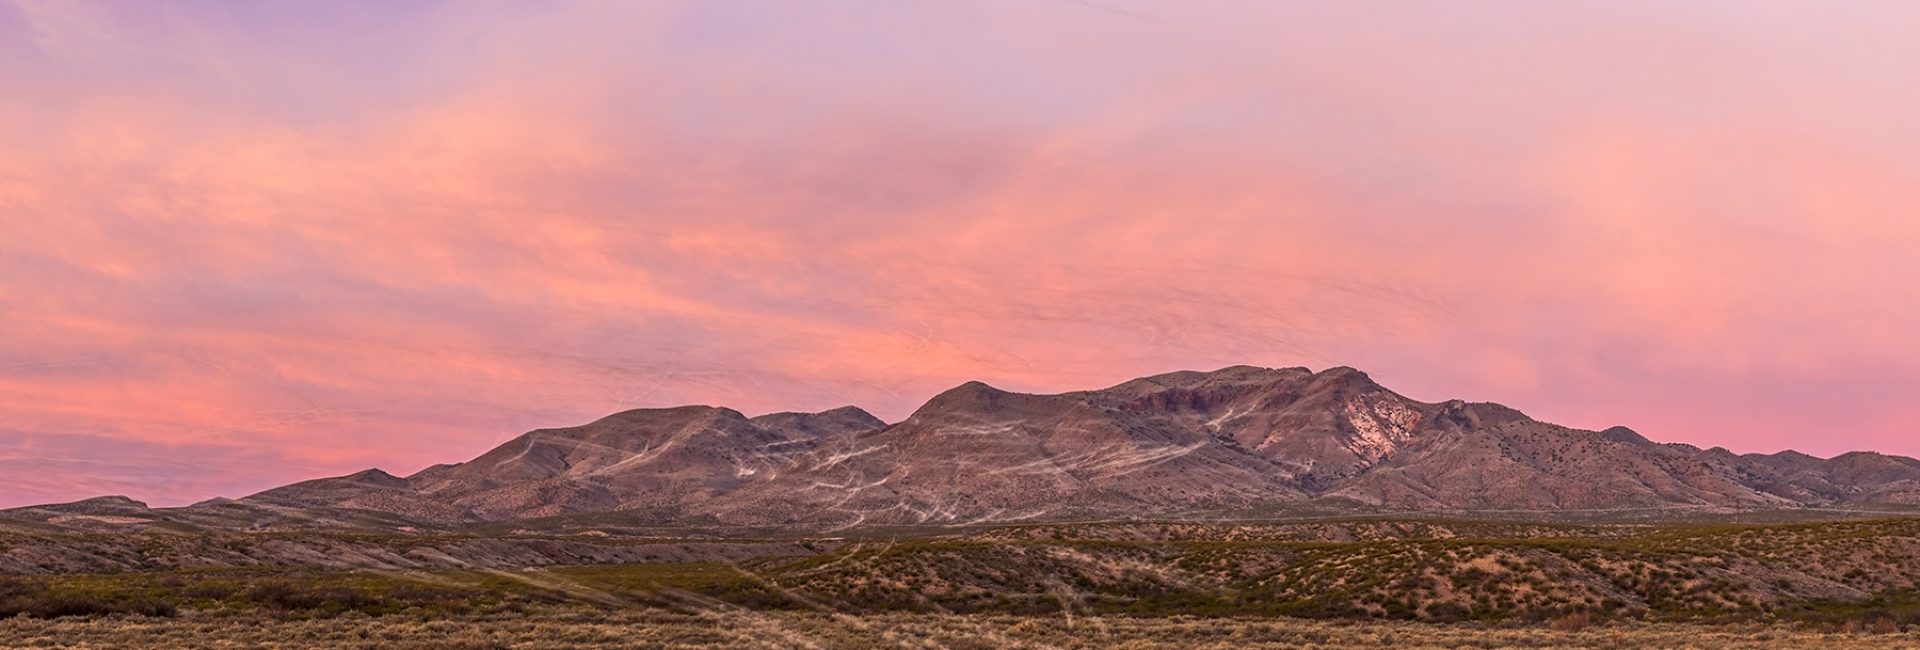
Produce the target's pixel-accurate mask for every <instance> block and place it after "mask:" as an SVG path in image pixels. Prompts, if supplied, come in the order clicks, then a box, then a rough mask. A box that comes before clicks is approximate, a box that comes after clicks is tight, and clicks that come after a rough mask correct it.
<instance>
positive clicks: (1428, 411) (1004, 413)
mask: <svg viewBox="0 0 1920 650" xmlns="http://www.w3.org/2000/svg"><path fill="white" fill-rule="evenodd" d="M1915 505H1920V461H1916V460H1914V459H1910V458H1902V457H1896V456H1887V455H1882V454H1876V453H1871V452H1856V453H1851V454H1846V455H1842V456H1839V457H1836V458H1832V459H1820V458H1814V457H1811V456H1807V455H1804V454H1798V453H1794V452H1784V453H1780V454H1773V455H1760V454H1747V455H1738V454H1734V453H1731V452H1729V451H1727V450H1724V449H1718V448H1716V449H1706V450H1703V449H1699V448H1697V447H1693V446H1689V445H1685V444H1661V443H1655V442H1652V441H1649V440H1647V439H1646V438H1644V437H1642V436H1640V435H1639V434H1637V433H1635V432H1633V431H1632V430H1630V429H1627V428H1624V427H1616V428H1612V429H1607V430H1605V431H1585V430H1579V429H1572V428H1567V427H1562V426H1557V425H1553V424H1549V423H1545V422H1539V421H1536V420H1533V419H1532V418H1529V417H1527V416H1526V415H1525V414H1523V413H1521V412H1519V411H1517V410H1514V409H1511V408H1508V407H1505V406H1501V405H1498V404H1488V403H1469V402H1463V401H1458V400H1454V401H1447V402H1441V403H1424V402H1418V401H1415V400H1411V399H1408V398H1406V397H1404V396H1401V395H1399V394H1397V393H1394V392H1393V391H1391V390H1388V389H1386V388H1385V387H1382V386H1380V385H1379V384H1377V383H1375V382H1373V381H1372V380H1371V379H1370V378H1368V377H1367V375H1365V374H1364V373H1361V372H1360V371H1357V370H1354V369H1351V368H1333V369H1329V370H1325V371H1321V372H1317V373H1316V372H1312V371H1309V370H1307V369H1305V368H1282V369H1269V368H1254V367H1247V366H1236V367H1231V368H1225V369H1221V370H1218V371H1214V372H1177V373H1170V374H1165V375H1158V376H1153V377H1146V378H1142V379H1136V380H1133V381H1129V382H1126V383H1122V384H1119V385H1117V386H1112V387H1109V388H1104V389H1099V390H1090V391H1082V392H1073V393H1064V394H1058V395H1029V394H1021V393H1014V392H1008V391H1003V390H999V389H996V388H993V387H991V386H988V385H986V384H983V383H979V382H969V383H967V384H964V385H961V386H958V387H956V388H954V389H952V390H949V391H946V392H944V393H941V394H939V395H937V396H935V397H933V398H932V399H931V400H929V401H928V402H927V403H926V404H925V405H924V406H922V407H921V408H920V409H918V410H917V411H915V412H914V413H913V414H912V415H910V416H908V417H907V418H906V419H905V420H903V421H901V422H897V423H893V424H887V423H885V422H882V421H880V420H879V419H877V418H875V417H873V416H872V415H869V414H867V413H866V412H864V411H861V410H860V409H858V408H854V407H845V408H840V409H834V410H830V411H825V412H822V413H776V414H769V415H763V416H759V417H747V416H745V415H743V414H741V413H739V412H737V411H733V410H731V409H726V408H718V407H707V406H688V407H679V408H666V409H643V410H634V411H627V412H623V413H617V414H614V415H611V416H608V417H606V418H603V419H600V420H598V421H595V422H592V423H589V424H586V425H582V426H577V427H569V428H560V429H541V430H537V431H532V432H528V433H526V434H525V435H522V436H520V437H518V438H515V439H514V440H512V441H509V442H507V443H505V444H502V445H500V446H499V447H497V448H495V449H493V450H491V451H488V452H487V453H485V454H482V455H480V456H479V457H477V458H474V459H472V460H469V461H466V462H463V463H455V464H448V465H439V466H435V467H432V468H429V469H427V470H425V471H422V472H419V473H416V474H414V475H412V476H406V477H399V476H394V475H391V474H388V473H386V472H383V471H380V470H378V469H370V470H366V471H363V472H359V473H355V474H351V475H348V476H341V477H334V478H323V479H316V480H311V481H305V482H301V483H295V484H293V485H288V486H285V487H281V488H276V489H273V490H268V491H266V492H262V493H260V494H256V495H252V496H249V497H245V498H242V499H237V500H224V499H223V500H215V501H210V502H207V503H202V504H196V505H194V506H189V507H185V508H163V509H150V508H147V507H145V506H144V505H142V504H139V503H137V502H134V501H132V500H128V499H124V498H113V497H108V498H101V499H92V500H88V501H82V502H78V503H72V504H63V505H55V506H42V507H37V508H23V509H16V510H12V511H6V512H5V513H4V514H0V521H10V522H13V523H12V525H16V526H39V527H43V528H44V527H53V528H61V529H77V530H98V529H112V528H116V527H128V526H136V527H137V526H163V527H164V526H187V527H200V528H221V529H238V530H263V529H271V530H286V529H312V528H327V527H371V528H375V529H380V530H399V529H410V530H445V529H452V528H459V527H463V526H472V525H476V524H487V523H493V522H514V521H538V522H542V523H541V524H540V525H541V526H549V527H551V526H566V525H568V523H567V522H572V527H573V528H576V529H580V530H588V529H592V528H593V527H595V526H616V527H654V528H657V529H663V530H672V529H691V530H707V531H725V530H766V529H785V530H796V531H816V532H817V531H834V530H847V529H853V528H858V527H867V526H969V525H987V524H994V523H1009V522H1045V521H1079V520H1126V519H1140V518H1160V519H1165V518H1174V519H1195V520H1206V519H1215V520H1217V519H1247V518H1260V517H1268V516H1275V515H1299V514H1302V513H1328V514H1339V513H1355V512H1394V511H1401V512H1404V511H1427V512H1451V513H1482V514H1488V515H1497V514H1499V513H1503V512H1539V513H1560V514H1568V515H1575V514H1581V513H1587V514H1592V513H1617V514H1618V515H1620V516H1621V517H1627V516H1632V515H1634V514H1635V513H1641V514H1645V513H1660V512H1668V513H1686V514H1688V515H1689V516H1692V515H1697V514H1701V513H1726V512H1741V511H1752V510H1780V509H1787V510H1791V509H1809V508H1813V509H1828V510H1835V511H1873V510H1880V509H1887V508H1900V507H1907V506H1915Z"/></svg>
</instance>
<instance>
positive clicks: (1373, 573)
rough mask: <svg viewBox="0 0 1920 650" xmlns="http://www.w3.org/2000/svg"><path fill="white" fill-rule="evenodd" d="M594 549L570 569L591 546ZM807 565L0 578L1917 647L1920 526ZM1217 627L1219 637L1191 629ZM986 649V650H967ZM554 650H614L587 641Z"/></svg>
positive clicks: (1440, 638)
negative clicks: (575, 648) (1685, 633)
mask: <svg viewBox="0 0 1920 650" xmlns="http://www.w3.org/2000/svg"><path fill="white" fill-rule="evenodd" d="M408 542H409V543H412V544H415V545H416V547H420V546H418V545H420V544H421V542H420V541H419V540H408ZM357 543H359V544H361V545H362V546H361V547H363V548H372V547H376V546H378V545H379V544H381V543H382V542H381V541H380V540H379V539H375V538H369V539H366V540H360V541H359V542H357ZM431 543H440V542H431ZM461 543H462V544H468V543H467V542H461ZM594 543H604V544H621V543H624V542H622V541H621V540H606V541H604V542H594ZM579 544H582V543H578V542H576V543H573V545H569V546H564V547H560V548H567V549H570V551H569V552H573V550H574V549H580V548H588V547H586V546H580V545H579ZM804 544H805V548H808V549H811V550H812V551H813V553H812V554H811V555H790V554H780V555H769V556H763V557H759V558H753V559H746V560H732V559H728V557H727V556H717V557H714V558H713V560H712V561H678V562H641V563H635V562H624V563H623V562H607V563H598V564H575V565H568V566H536V567H522V568H428V569H420V568H365V569H343V568H339V567H336V566H331V565H326V566H302V565H300V564H298V563H287V564H286V565H285V566H258V565H253V564H249V565H246V566H231V567H208V568H193V569H170V570H147V571H127V572H118V573H88V574H48V575H22V576H11V577H0V618H7V619H8V620H7V621H6V622H5V625H8V626H11V627H9V628H7V629H8V630H9V631H11V632H13V633H17V634H18V635H19V636H17V637H8V638H10V639H11V638H20V639H33V638H40V637H35V636H33V635H56V634H77V635H81V636H82V637H84V636H86V635H92V634H106V632H104V631H103V630H107V629H126V630H137V635H151V636H152V639H151V640H152V641H153V642H154V643H161V642H162V641H166V640H170V639H172V638H173V637H172V636H169V635H173V634H176V632H175V630H176V628H178V627H180V626H186V627H191V628H195V629H203V630H214V631H215V632H217V634H216V635H215V636H218V635H219V634H229V633H231V634H233V635H236V636H234V639H237V640H236V641H234V642H235V643H240V644H248V643H252V641H248V640H247V639H251V638H253V637H251V636H249V635H252V634H254V633H255V631H256V630H255V629H254V628H253V627H249V626H248V625H243V624H241V623H238V622H237V621H253V622H256V623H258V625H260V626H266V627H273V626H282V627H286V629H287V630H288V631H287V634H289V635H292V636H293V637H299V638H303V639H306V641H304V642H309V643H310V644H328V645H341V644H334V643H332V642H333V641H342V642H343V644H344V645H345V646H346V647H352V646H353V645H354V644H356V643H362V642H363V641H364V642H365V643H367V644H375V645H380V647H406V645H407V644H415V645H416V646H417V647H428V646H432V647H448V646H446V645H445V644H443V643H440V641H446V640H447V639H449V638H451V637H445V636H438V637H436V636H434V634H437V633H436V632H433V630H436V629H440V628H439V627H436V626H439V625H440V624H442V623H447V622H451V621H460V623H458V625H459V626H468V625H478V626H483V627H487V628H488V629H490V630H493V631H490V632H488V633H486V634H483V635H481V636H480V637H477V638H478V639H480V640H479V641H476V642H477V643H481V645H476V646H472V647H544V646H540V645H539V644H538V642H536V641H537V638H536V637H527V636H524V635H529V634H535V635H537V634H545V633H546V632H544V631H541V628H539V627H538V625H539V624H535V623H529V622H527V619H528V617H545V619H551V618H555V617H558V618H559V619H564V620H574V621H577V622H579V624H580V625H581V626H584V627H583V628H581V629H602V628H605V630H603V631H604V632H605V634H608V635H611V634H612V632H611V631H610V630H611V628H613V627H617V626H621V625H631V624H636V622H638V621H654V622H658V623H660V624H661V625H666V626H668V627H671V626H673V625H682V624H683V623H684V624H685V625H687V626H689V628H688V629H689V630H691V627H690V626H691V625H692V623H691V622H690V621H693V620H709V621H711V620H714V619H716V618H718V619H726V620H728V621H730V622H731V623H730V624H731V625H733V626H735V627H738V628H739V629H742V630H746V629H758V630H759V631H760V632H761V633H763V634H775V635H776V636H777V633H783V632H779V631H780V630H788V631H791V632H792V633H794V634H801V635H803V636H804V637H805V638H808V639H813V641H811V642H812V643H815V645H818V646H820V647H864V646H862V645H861V644H860V643H859V642H856V641H855V640H856V639H865V640H869V641H870V640H872V638H870V637H869V636H862V635H869V634H872V633H874V632H873V630H874V629H876V627H877V626H881V627H883V626H907V627H906V628H901V629H903V630H904V629H908V628H911V629H915V630H923V631H925V633H927V634H952V635H958V636H955V637H954V638H955V639H956V644H957V645H954V646H953V647H969V645H968V644H969V643H971V644H972V646H971V647H1019V646H1020V644H1023V643H1024V644H1029V645H1033V646H1035V647H1041V646H1043V645H1051V646H1056V647H1086V646H1084V645H1080V646H1077V645H1075V644H1074V643H1063V642H1060V640H1059V639H1054V638H1053V635H1056V633H1057V628H1059V627H1060V624H1059V622H1064V621H1076V623H1073V624H1072V625H1074V626H1076V628H1075V630H1076V634H1079V635H1080V636H1075V637H1073V638H1074V639H1083V638H1092V637H1087V636H1086V635H1092V634H1111V635H1112V636H1111V637H1109V640H1110V641H1112V642H1113V643H1120V644H1124V643H1134V644H1136V645H1142V646H1143V647H1153V646H1154V645H1155V644H1158V643H1169V642H1170V641H1168V639H1172V638H1179V639H1185V637H1188V636H1192V637H1193V638H1194V639H1195V640H1209V639H1212V640H1214V641H1217V640H1219V639H1214V638H1213V636H1211V635H1214V634H1215V632H1212V631H1211V630H1215V629H1229V630H1241V631H1242V632H1237V633H1236V634H1243V635H1248V636H1246V638H1245V639H1242V638H1241V637H1232V638H1233V639H1235V640H1234V641H1233V643H1234V644H1235V645H1236V646H1238V645H1248V646H1249V647H1260V646H1259V643H1258V642H1255V641H1257V640H1258V639H1263V638H1270V639H1272V642H1271V643H1272V645H1274V646H1276V647H1281V646H1287V645H1288V644H1289V643H1295V644H1316V643H1317V644H1325V645H1339V644H1342V643H1345V642H1344V641H1340V640H1341V639H1346V640H1348V641H1351V642H1353V643H1356V644H1357V643H1361V642H1362V640H1363V639H1367V638H1375V637H1379V638H1387V637H1386V636H1381V635H1387V636H1391V637H1393V638H1397V639H1400V640H1401V641H1402V642H1404V643H1409V644H1415V645H1417V644H1420V643H1427V644H1431V645H1449V644H1451V643H1452V641H1449V639H1451V640H1453V641H1459V640H1462V639H1464V638H1465V637H1463V636H1460V635H1477V636H1476V637H1475V638H1483V639H1486V641H1485V642H1484V643H1483V642H1481V641H1475V644H1477V645H1481V646H1483V647H1502V646H1501V645H1500V644H1502V643H1508V641H1511V642H1512V643H1516V644H1517V643H1520V641H1519V640H1520V639H1521V638H1522V636H1524V635H1521V634H1520V633H1519V632H1518V631H1521V630H1525V631H1528V633H1530V634H1547V635H1557V636H1555V637H1554V638H1558V639H1561V640H1564V641H1565V642H1566V643H1568V644H1572V645H1575V646H1576V647H1577V646H1579V645H1580V644H1587V643H1590V642H1591V644H1593V645H1599V644H1602V643H1603V642H1604V640H1606V639H1612V638H1614V637H1620V636H1622V635H1626V637H1627V638H1629V639H1637V638H1639V637H1638V636H1636V635H1653V636H1650V637H1647V640H1648V642H1649V643H1653V642H1654V641H1653V639H1656V638H1662V637H1660V635H1673V634H1680V632H1678V631H1679V630H1696V631H1698V633H1699V634H1702V635H1708V636H1711V637H1712V638H1716V639H1720V640H1721V641H1724V643H1722V644H1721V645H1723V646H1725V647H1758V645H1764V642H1766V641H1770V640H1771V641H1780V640H1787V639H1802V640H1807V639H1819V640H1820V642H1821V643H1826V642H1828V641H1833V642H1846V643H1859V644H1864V645H1862V647H1877V646H1876V645H1875V644H1879V646H1886V647H1893V646H1895V645H1898V644H1889V643H1887V642H1886V641H1887V640H1888V639H1896V638H1897V639H1904V640H1905V641H1907V642H1909V643H1911V642H1914V641H1916V640H1920V521H1916V520H1909V519H1890V520H1881V521H1849V522H1829V523H1819V524H1774V525H1766V526H1739V525H1712V526H1641V525H1633V526H1602V525H1581V526H1567V525H1551V524H1512V523H1484V522H1444V521H1434V522H1382V521H1349V522H1318V523H1313V524H1303V523H1293V524H1141V523H1127V524H1078V525H1063V526H1030V527H1021V528H1009V529H1000V530H991V531H984V532H979V533H975V534H968V535H952V536H945V537H923V538H918V539H905V540H895V539H879V538H873V537H867V538H860V539H853V540H844V541H839V542H833V543H810V542H809V543H804ZM469 547H472V548H491V547H490V546H487V545H485V544H479V543H472V544H469ZM556 547H558V546H556ZM578 557H582V558H585V559H589V560H591V559H593V558H596V557H600V558H608V559H611V560H619V559H622V558H624V557H627V556H625V555H622V554H594V553H592V552H588V553H581V554H579V555H578ZM675 617H683V618H675ZM684 617H693V618H684ZM702 617H704V618H702ZM545 619H542V620H545ZM1200 619H1206V620H1210V621H1212V622H1213V623H1212V624H1211V626H1203V625H1198V624H1196V623H1194V621H1195V620H1200ZM1314 620H1322V621H1326V622H1325V623H1315V622H1311V621H1314ZM34 621H40V622H34ZM1035 621H1047V623H1045V624H1034V623H1033V622H1035ZM1358 623H1364V625H1362V626H1360V627H1354V625H1355V624H1358ZM1436 625H1438V627H1436ZM962 628H965V630H969V631H967V632H964V633H963V632H961V631H959V630H961V629H962ZM1203 629H1204V630H1209V631H1207V632H1204V633H1202V632H1201V631H1199V630H1203ZM350 630H360V631H363V632H365V633H366V634H368V635H372V636H368V637H359V636H353V637H347V636H338V635H348V634H359V632H350ZM943 630H944V631H943ZM659 633H660V634H663V635H666V636H662V637H660V641H659V642H658V643H653V645H654V646H655V647H690V648H691V647H723V646H724V647H734V646H739V645H741V644H739V643H736V642H737V641H738V638H737V637H736V636H729V634H733V633H731V632H710V633H696V632H692V631H684V635H682V636H675V635H676V634H681V633H680V632H672V633H669V632H667V631H661V632H659ZM908 633H909V632H905V631H899V632H893V634H897V635H904V634H908ZM914 633H915V634H917V633H919V632H914ZM581 634H586V633H584V632H583V633H581ZM596 634H598V633H596ZM649 634H651V632H649ZM879 634H880V635H881V636H880V637H878V638H884V637H885V636H886V633H879ZM964 634H978V635H980V636H977V637H974V640H973V641H970V642H967V641H963V640H962V639H964V638H967V637H964ZM300 635H308V636H305V637H302V636H300ZM1168 635H1173V636H1171V637H1170V636H1168ZM1261 635H1272V636H1261ZM1369 635H1372V636H1369ZM1714 635H1718V636H1714ZM46 638H52V636H48V637H46ZM142 638H146V637H142ZM556 638H570V639H576V640H578V641H579V643H577V644H572V645H581V646H588V647H591V646H593V645H595V644H597V643H601V641H597V640H596V639H599V638H600V637H596V636H593V635H591V634H589V635H587V636H579V637H556ZM614 638H615V637H613V636H607V637H606V639H607V641H606V643H607V644H615V642H614V641H613V640H612V639H614ZM649 638H651V637H649ZM794 638H796V639H797V638H801V637H794ZM1703 638H1705V637H1703ZM436 639H438V640H439V641H436ZM461 639H462V642H465V641H464V640H465V639H466V637H461ZM1247 639H1252V641H1248V642H1247V643H1241V641H1243V640H1247ZM1289 639H1291V640H1290V641H1289ZM1501 639H1507V641H1502V640H1501ZM1208 642H1212V641H1208ZM1809 642H1811V641H1809ZM100 643H101V644H103V645H104V644H106V642H104V641H102V642H100ZM129 643H133V642H129ZM143 643H144V641H143ZM1075 643H1078V641H1076V642H1075ZM1113 643H1109V644H1101V645H1112V644H1113ZM1489 643H1490V644H1493V645H1491V646H1488V645H1487V644H1489ZM487 644H492V645H487ZM1181 644H1183V645H1184V644H1185V641H1184V640H1183V641H1181ZM1742 644H1746V645H1742ZM296 645H297V644H296ZM642 645H645V644H642ZM799 645H805V644H799ZM1696 645H1699V646H1700V647H1713V646H1712V645H1711V644H1696ZM368 647H373V646H372V645H369V646H368ZM453 647H458V646H453ZM783 647H786V646H783ZM1121 647H1126V646H1124V645H1122V646H1121Z"/></svg>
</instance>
